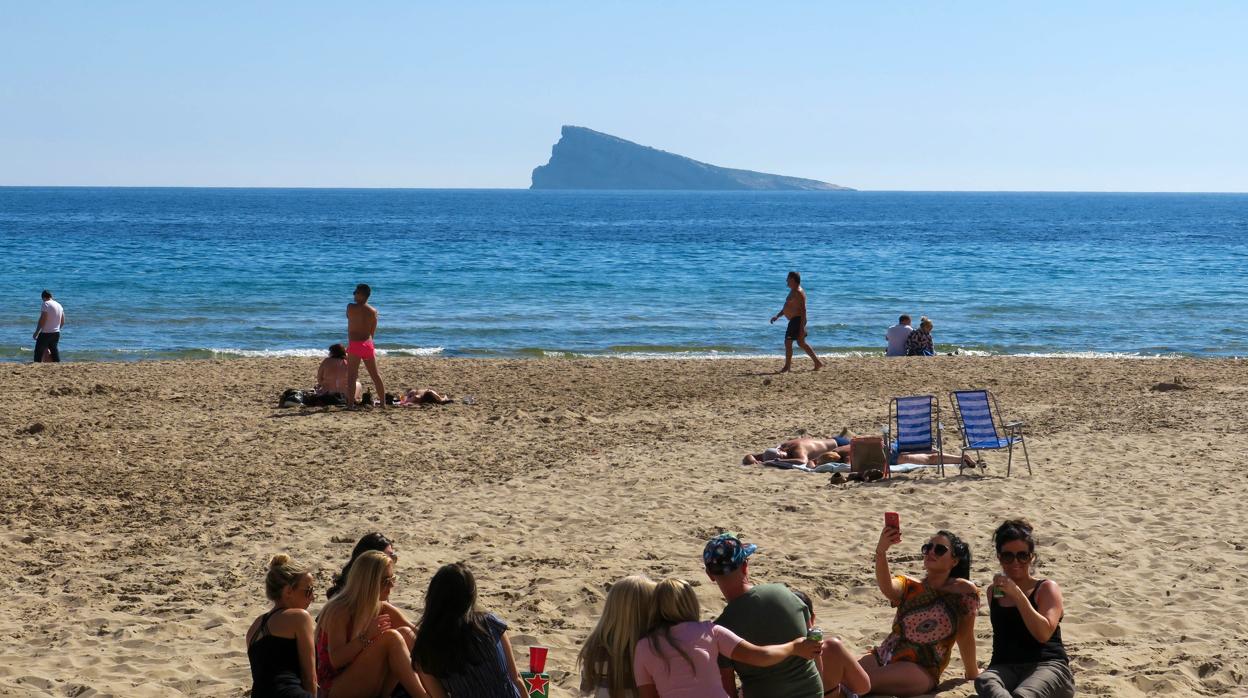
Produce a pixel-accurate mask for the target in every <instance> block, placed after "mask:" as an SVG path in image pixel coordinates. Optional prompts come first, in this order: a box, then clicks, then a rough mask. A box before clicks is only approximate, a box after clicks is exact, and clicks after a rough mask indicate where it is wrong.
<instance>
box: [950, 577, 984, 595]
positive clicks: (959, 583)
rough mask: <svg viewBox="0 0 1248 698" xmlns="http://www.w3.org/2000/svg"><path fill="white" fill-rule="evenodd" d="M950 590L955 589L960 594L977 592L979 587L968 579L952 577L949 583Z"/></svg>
mask: <svg viewBox="0 0 1248 698" xmlns="http://www.w3.org/2000/svg"><path fill="white" fill-rule="evenodd" d="M949 589H950V591H956V592H958V593H960V594H978V593H979V587H977V586H975V582H972V581H971V580H969V579H954V580H952V581H951V582H950V583H949Z"/></svg>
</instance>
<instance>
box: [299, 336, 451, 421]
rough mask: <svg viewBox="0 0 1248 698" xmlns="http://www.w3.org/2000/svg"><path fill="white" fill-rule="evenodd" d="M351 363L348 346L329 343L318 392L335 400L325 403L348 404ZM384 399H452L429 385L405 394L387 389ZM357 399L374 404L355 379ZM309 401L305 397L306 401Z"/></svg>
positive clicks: (440, 401) (318, 373)
mask: <svg viewBox="0 0 1248 698" xmlns="http://www.w3.org/2000/svg"><path fill="white" fill-rule="evenodd" d="M350 373H351V371H350V367H349V366H348V363H347V348H346V347H344V346H342V345H341V344H332V345H330V347H329V356H327V357H325V359H324V360H323V361H321V365H320V366H319V367H318V368H317V369H316V388H315V392H316V395H318V396H326V397H330V396H332V400H333V401H332V403H330V402H328V401H327V402H326V404H335V405H346V404H348V401H347V399H346V395H347V387H348V384H349V382H350V380H351V378H350ZM385 400H386V404H387V405H404V406H406V405H445V404H447V403H450V402H452V400H451V397H450V396H449V395H444V394H442V393H439V392H437V391H436V390H432V389H430V388H412V389H410V390H408V391H407V392H405V393H403V394H402V395H398V396H395V395H391V394H390V393H386V395H385ZM355 402H356V403H361V402H362V403H363V404H365V405H370V406H371V404H372V403H371V401H370V400H365V399H364V386H363V385H361V384H360V381H359V380H356V381H355ZM304 404H307V402H306V400H305V403H304Z"/></svg>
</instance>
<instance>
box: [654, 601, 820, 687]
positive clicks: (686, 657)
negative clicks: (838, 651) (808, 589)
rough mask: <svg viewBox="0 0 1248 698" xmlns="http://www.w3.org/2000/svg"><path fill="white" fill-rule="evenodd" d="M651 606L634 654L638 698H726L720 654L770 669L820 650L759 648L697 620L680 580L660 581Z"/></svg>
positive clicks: (796, 645)
mask: <svg viewBox="0 0 1248 698" xmlns="http://www.w3.org/2000/svg"><path fill="white" fill-rule="evenodd" d="M654 605H655V623H654V628H653V629H652V630H651V631H650V634H649V635H647V636H646V637H644V638H642V639H641V641H640V642H638V643H637V649H636V651H634V653H633V678H635V679H636V681H637V693H638V695H639V696H640V698H728V694H727V693H726V692H725V691H724V687H723V684H722V683H721V682H720V675H719V664H718V658H719V655H721V654H722V655H724V656H725V657H731V658H732V659H733V660H735V661H738V662H745V663H746V664H753V665H755V666H771V665H773V664H779V663H780V662H782V661H784V660H785V659H787V658H789V657H791V656H793V655H798V656H801V657H805V658H806V659H812V658H814V657H815V655H817V654H819V651H820V643H818V642H813V641H811V640H807V639H806V638H804V637H799V638H797V639H796V640H793V641H792V642H787V643H785V644H783V645H767V646H765V647H759V646H758V645H754V644H751V643H749V642H746V641H745V640H742V639H741V638H740V637H738V636H737V635H736V634H734V633H733V632H732V631H731V630H729V629H727V628H724V627H721V626H718V625H715V624H714V623H712V622H710V621H699V620H698V618H700V617H701V615H702V609H701V608H700V607H699V606H698V597H697V595H696V594H694V593H693V587H691V586H689V583H688V582H686V581H684V580H682V579H665V580H663V581H662V582H659V586H658V588H657V589H655V593H654Z"/></svg>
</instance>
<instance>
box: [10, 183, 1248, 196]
mask: <svg viewBox="0 0 1248 698" xmlns="http://www.w3.org/2000/svg"><path fill="white" fill-rule="evenodd" d="M0 189H222V190H229V189H247V190H281V191H286V190H308V191H544V192H552V191H559V192H612V193H622V192H636V193H657V192H672V193H698V194H722V193H756V194H803V195H832V196H852V195H854V194H1248V191H1232V190H1224V191H1200V190H1180V189H1174V190H1162V189H858V188H851V189H842V190H829V191H788V190H765V189H533V188H531V187H402V186H395V187H360V186H333V185H282V186H255V185H232V184H0Z"/></svg>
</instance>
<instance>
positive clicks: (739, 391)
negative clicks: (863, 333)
mask: <svg viewBox="0 0 1248 698" xmlns="http://www.w3.org/2000/svg"><path fill="white" fill-rule="evenodd" d="M316 363H317V362H316V361H315V360H313V359H254V360H253V359H246V360H243V359H240V360H229V361H185V362H173V363H135V364H121V363H111V364H61V365H37V366H36V365H21V364H5V365H3V366H0V403H2V405H3V406H2V407H0V426H2V428H0V454H3V456H2V457H3V461H4V462H3V471H4V477H3V478H0V580H3V584H4V595H5V602H4V603H3V604H0V637H2V638H3V640H4V641H3V647H0V694H4V695H53V696H127V697H130V696H181V695H193V696H241V695H244V694H245V692H246V691H247V690H248V689H249V686H250V677H249V673H248V666H247V658H246V654H245V651H244V646H243V639H242V638H243V633H244V631H245V630H246V628H247V625H248V624H249V622H250V621H251V620H252V619H253V618H254V617H255V616H256V615H258V614H259V613H261V612H262V611H263V610H265V609H266V608H267V603H266V602H265V600H264V598H263V583H262V577H263V573H264V566H265V564H266V562H267V560H268V557H269V556H270V555H271V554H272V553H275V552H280V551H285V552H289V553H290V554H291V555H293V556H294V557H295V558H296V559H298V560H300V561H303V562H306V563H310V564H311V565H313V566H314V567H316V568H317V569H318V570H319V575H318V579H317V584H318V601H317V602H316V603H315V604H314V605H313V609H312V610H313V611H314V612H315V611H316V610H317V609H319V607H320V605H321V603H322V602H323V590H324V589H325V587H326V586H327V585H328V583H329V577H330V575H331V574H332V573H333V572H334V571H336V570H337V569H338V568H340V567H341V565H342V564H343V563H344V562H345V559H346V557H347V555H348V554H349V552H350V549H351V546H352V544H353V543H354V541H355V540H356V539H357V538H358V537H359V536H360V535H362V534H364V533H366V532H369V531H372V530H380V531H383V532H385V533H386V534H387V535H389V536H390V537H391V538H393V539H394V540H395V541H396V547H397V549H398V551H399V554H400V560H399V567H398V572H399V574H400V575H401V580H400V582H399V585H398V588H397V589H396V591H395V593H394V596H393V598H392V600H393V601H395V602H396V603H397V604H398V605H400V606H402V607H404V608H407V609H410V610H411V611H412V612H413V614H418V613H419V609H420V607H421V604H422V602H423V596H424V590H425V586H426V584H427V582H428V579H429V577H430V575H431V574H432V572H433V570H435V569H436V568H437V567H438V566H439V565H441V564H444V563H447V562H453V561H457V560H463V561H466V562H468V563H469V564H470V565H471V566H472V567H473V568H474V570H475V572H476V574H477V577H478V582H479V585H480V588H481V593H482V597H481V598H482V603H483V605H484V606H485V607H486V608H488V609H489V610H492V611H495V612H496V613H498V614H499V615H501V616H502V617H503V618H505V619H506V620H507V621H508V622H509V623H510V624H511V627H512V636H513V643H514V644H515V645H516V646H517V650H518V652H519V654H520V657H521V660H520V661H521V663H522V664H523V663H524V661H525V660H524V656H525V654H526V653H525V650H524V647H526V646H528V645H531V644H540V645H544V646H548V647H550V648H551V655H550V656H551V659H550V664H549V665H548V666H549V667H550V669H551V670H552V671H553V673H554V676H555V678H556V684H557V688H556V689H555V691H556V693H555V694H556V695H563V696H571V695H575V692H574V687H575V683H576V682H575V676H574V675H573V673H574V666H573V662H574V657H575V654H576V651H577V649H578V647H579V643H580V642H581V640H582V639H583V638H584V636H585V635H586V633H587V632H588V630H589V628H590V627H591V625H592V624H593V622H594V620H595V619H596V616H597V613H598V610H599V608H600V606H601V602H602V600H603V597H604V590H605V588H606V586H607V585H608V584H609V583H610V582H611V581H612V580H615V579H618V578H619V577H622V576H624V575H627V574H630V573H635V572H644V573H647V574H650V575H651V576H654V577H656V578H657V577H663V576H679V577H683V578H686V579H688V580H690V581H692V582H693V583H694V584H696V585H697V588H698V592H699V596H700V599H701V601H702V604H703V609H704V612H705V613H706V614H707V616H708V617H711V616H712V614H714V613H715V612H717V611H718V610H719V609H720V608H721V607H722V605H723V602H722V600H721V599H720V598H719V597H718V594H717V592H716V590H715V588H714V586H713V585H711V584H709V583H708V582H707V580H706V577H705V576H704V574H703V573H702V571H701V567H700V560H699V557H698V556H699V553H700V551H701V547H702V543H703V541H704V540H705V539H706V538H707V537H708V536H710V535H713V534H715V533H717V532H719V531H721V530H733V531H737V532H740V533H741V534H742V535H743V537H745V538H746V539H747V540H749V541H752V542H755V543H757V544H758V545H759V552H758V554H757V555H756V556H755V557H754V558H753V559H752V565H751V568H752V572H753V576H754V578H755V580H756V581H762V582H785V583H788V584H791V585H793V586H795V587H797V588H800V589H802V590H804V591H806V592H808V593H809V594H811V596H812V597H814V600H815V603H816V607H817V611H818V614H819V619H820V624H821V626H822V627H823V628H824V630H825V633H827V634H829V635H839V636H841V637H842V638H844V639H845V641H846V642H847V643H848V644H849V645H850V646H851V647H854V648H856V649H858V650H862V651H865V650H866V649H867V648H868V647H869V646H871V645H872V644H874V643H876V642H878V641H879V640H881V639H882V638H883V637H884V635H885V634H886V631H887V629H888V627H889V624H890V621H891V618H892V612H891V611H890V609H889V608H888V606H887V603H886V602H885V601H884V599H883V598H882V596H881V595H880V594H879V592H878V590H876V588H875V585H874V581H873V576H872V567H871V553H872V550H873V549H874V544H875V540H876V538H877V536H878V531H879V527H880V523H881V513H882V512H883V511H885V510H895V511H898V512H900V514H901V521H902V527H903V533H904V535H905V540H904V541H903V543H902V544H901V545H900V546H899V547H898V548H897V549H896V550H895V553H894V555H893V557H892V559H893V561H894V570H895V571H897V572H906V573H911V574H919V573H920V571H921V563H920V562H919V555H918V546H919V544H920V543H921V542H922V541H923V540H924V537H925V536H927V535H929V534H930V533H931V532H933V531H934V530H935V529H937V528H948V529H951V530H953V531H955V532H957V533H958V534H960V535H961V536H963V537H964V538H965V539H967V540H968V541H969V542H970V544H971V546H972V549H973V551H974V554H975V557H976V560H975V564H974V578H975V580H976V581H977V582H981V583H982V582H984V581H986V580H988V579H989V578H990V577H991V574H992V571H993V570H994V569H995V568H996V563H995V560H994V559H991V556H990V554H989V553H990V548H989V537H990V534H991V532H992V530H993V528H994V527H995V526H996V524H997V523H999V522H1000V521H1001V520H1002V519H1004V518H1007V517H1014V516H1025V517H1027V518H1029V519H1031V520H1032V522H1033V523H1035V524H1036V526H1037V531H1038V534H1039V537H1040V547H1039V554H1040V556H1041V562H1040V567H1039V573H1040V575H1041V576H1049V577H1052V578H1054V579H1056V580H1058V581H1059V582H1060V583H1061V585H1062V587H1063V589H1064V592H1065V598H1066V617H1065V621H1064V622H1063V634H1064V637H1065V641H1066V646H1067V649H1068V651H1069V652H1070V653H1071V656H1072V665H1073V667H1074V669H1075V672H1076V681H1077V684H1078V688H1079V690H1080V692H1081V693H1082V694H1085V695H1109V696H1158V695H1166V696H1172V695H1173V696H1192V695H1205V696H1214V695H1245V694H1246V693H1245V692H1246V691H1248V688H1246V686H1248V684H1246V683H1245V674H1248V551H1246V548H1245V546H1248V525H1246V524H1245V523H1244V515H1243V511H1244V507H1243V501H1244V499H1245V497H1246V496H1248V474H1246V472H1245V470H1244V464H1245V461H1246V459H1245V457H1244V454H1245V452H1248V433H1246V432H1245V429H1244V423H1245V422H1244V408H1243V405H1244V399H1245V398H1248V362H1243V361H1239V360H1234V359H1226V360H1119V359H1041V358H1020V357H1013V358H1011V357H997V358H973V357H972V358H968V357H937V358H934V359H902V360H886V359H882V358H881V359H869V358H861V359H833V360H831V361H830V362H829V365H828V368H827V370H825V371H822V372H819V373H811V372H809V363H808V362H807V361H806V360H805V359H801V360H798V362H797V368H798V370H799V372H797V373H793V374H788V375H770V374H768V372H769V371H771V370H774V369H775V368H776V363H775V362H769V361H747V360H715V361H709V360H704V361H626V360H612V359H602V360H553V359H552V360H468V359H464V360H455V359H396V360H386V359H382V361H381V368H382V371H383V375H384V376H385V378H386V381H387V385H389V386H390V387H391V389H392V390H395V389H398V388H403V387H417V386H429V387H434V388H438V389H441V390H446V391H449V392H450V393H451V394H452V395H454V396H456V397H457V398H458V397H463V396H465V395H471V396H473V397H474V398H475V404H472V405H467V404H462V403H457V404H453V405H449V406H445V407H421V408H403V409H392V410H384V411H381V410H371V411H360V412H354V413H346V412H342V411H340V410H338V409H336V408H335V409H329V410H326V409H321V408H317V409H299V408H295V409H277V408H276V407H275V404H276V400H277V397H278V396H279V395H280V394H281V392H282V390H283V389H284V388H287V387H306V386H307V385H308V384H310V383H311V382H312V377H313V376H314V375H315V367H316ZM1176 377H1180V378H1181V380H1182V382H1183V383H1184V385H1185V387H1186V388H1187V389H1182V390H1173V391H1156V390H1153V389H1152V388H1153V387H1154V386H1155V385H1156V384H1157V383H1159V382H1170V381H1174V379H1175V378H1176ZM366 385H367V383H366ZM972 387H987V388H989V389H991V390H993V391H995V393H996V394H997V396H998V398H999V400H1000V402H1001V405H1002V408H1003V410H1004V411H1005V413H1006V416H1007V417H1008V418H1018V419H1023V420H1025V421H1026V422H1027V423H1028V424H1029V427H1028V435H1029V438H1028V442H1029V447H1030V452H1031V459H1032V466H1033V468H1034V471H1035V472H1034V475H1033V476H1030V477H1028V476H1027V474H1026V469H1025V468H1023V467H1020V466H1021V464H1020V463H1019V462H1017V461H1016V463H1015V469H1014V476H1013V477H1010V478H1008V479H1007V478H1006V477H1005V456H1004V454H990V455H988V462H989V468H988V472H987V475H986V476H982V477H980V476H977V475H968V476H957V475H951V476H949V477H945V478H943V479H942V478H940V477H938V476H935V475H932V474H925V475H919V476H908V477H898V478H895V479H893V480H891V481H885V482H878V483H872V484H865V485H864V484H847V485H830V484H829V476H828V475H812V474H804V473H796V472H786V471H778V470H774V469H769V468H762V467H756V466H755V467H743V466H741V465H739V463H740V459H741V455H742V454H743V453H745V452H746V451H747V450H755V449H760V448H763V447H766V446H771V445H774V444H775V443H776V442H777V441H780V440H782V439H784V438H789V437H792V436H796V435H799V434H802V433H808V434H812V435H815V436H831V435H834V434H835V433H837V432H839V431H840V429H841V428H842V427H844V426H849V427H851V428H852V429H854V430H855V431H858V432H861V433H872V432H876V431H877V430H878V429H879V427H880V425H882V424H884V422H885V415H886V406H887V400H888V398H889V397H891V396H895V395H909V394H923V393H936V394H938V395H940V396H941V403H942V407H943V408H945V409H946V410H948V393H949V391H950V390H953V389H957V388H972ZM944 422H945V424H946V425H947V426H951V425H952V424H953V423H954V419H953V415H952V413H951V412H950V411H947V412H946V414H945V415H944ZM955 440H956V436H954V435H952V434H949V435H947V444H948V445H949V446H953V445H954V444H955ZM955 472H956V470H955ZM976 630H977V635H978V638H979V642H978V654H979V659H980V661H981V662H982V663H985V664H986V663H987V661H988V659H989V658H990V654H991V629H990V625H989V623H988V618H987V610H986V608H985V609H984V610H982V611H981V615H980V618H979V621H978V622H977V626H976ZM959 666H960V663H959V661H958V660H957V658H955V659H954V661H953V663H952V664H951V669H950V670H949V671H947V672H946V674H945V678H946V679H953V678H956V677H958V676H960V671H958V670H957V668H958V667H959ZM973 693H974V692H973V689H972V688H971V687H970V686H969V685H956V686H952V687H950V688H949V689H948V691H947V692H946V693H944V694H943V695H950V696H967V695H973Z"/></svg>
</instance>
